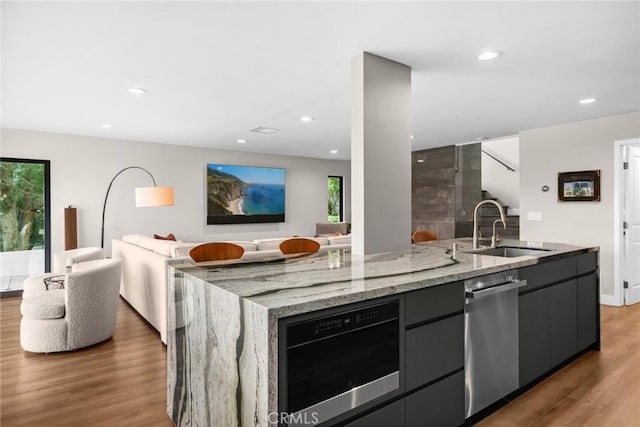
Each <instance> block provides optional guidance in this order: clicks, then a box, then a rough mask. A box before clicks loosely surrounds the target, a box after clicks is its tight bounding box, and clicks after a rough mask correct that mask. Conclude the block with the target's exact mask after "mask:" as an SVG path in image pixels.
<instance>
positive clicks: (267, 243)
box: [253, 237, 329, 251]
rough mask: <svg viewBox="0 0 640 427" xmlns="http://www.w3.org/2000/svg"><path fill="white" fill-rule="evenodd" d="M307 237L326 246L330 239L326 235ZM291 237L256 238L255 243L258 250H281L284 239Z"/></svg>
mask: <svg viewBox="0 0 640 427" xmlns="http://www.w3.org/2000/svg"><path fill="white" fill-rule="evenodd" d="M305 238H306V239H311V240H315V241H316V242H318V244H320V246H326V245H328V244H329V241H328V240H327V239H326V238H324V237H305ZM287 239H291V237H277V238H273V239H257V240H254V241H253V243H254V244H255V245H256V248H257V250H259V251H272V250H280V243H282V242H283V241H285V240H287Z"/></svg>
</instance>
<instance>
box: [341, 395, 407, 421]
mask: <svg viewBox="0 0 640 427" xmlns="http://www.w3.org/2000/svg"><path fill="white" fill-rule="evenodd" d="M404 414H405V399H400V400H396V401H395V402H393V403H390V404H388V405H387V406H384V407H382V408H380V409H378V410H377V411H374V412H372V413H370V414H368V415H365V416H364V417H362V418H359V419H357V420H355V421H354V422H352V423H349V424H346V426H345V427H404V425H405V422H404V417H405V415H404Z"/></svg>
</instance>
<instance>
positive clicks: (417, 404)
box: [406, 371, 464, 427]
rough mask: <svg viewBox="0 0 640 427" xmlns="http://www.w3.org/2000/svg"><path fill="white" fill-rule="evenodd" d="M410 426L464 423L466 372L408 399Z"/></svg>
mask: <svg viewBox="0 0 640 427" xmlns="http://www.w3.org/2000/svg"><path fill="white" fill-rule="evenodd" d="M406 409H407V418H406V425H407V427H430V426H431V427H456V426H459V425H461V424H462V423H464V372H463V371H460V372H457V373H455V374H453V375H451V376H449V377H447V378H445V379H443V380H442V381H438V382H437V383H435V384H432V385H430V386H429V387H426V388H423V389H422V390H419V391H417V392H415V393H413V394H410V395H409V396H407V397H406Z"/></svg>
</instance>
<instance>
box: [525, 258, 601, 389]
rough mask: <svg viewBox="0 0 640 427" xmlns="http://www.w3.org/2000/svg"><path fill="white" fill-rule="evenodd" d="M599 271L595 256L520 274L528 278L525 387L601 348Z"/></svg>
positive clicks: (543, 264) (573, 259)
mask: <svg viewBox="0 0 640 427" xmlns="http://www.w3.org/2000/svg"><path fill="white" fill-rule="evenodd" d="M597 269H598V257H597V253H595V252H592V253H586V254H580V255H577V256H573V257H567V258H563V259H560V260H557V261H552V262H548V263H542V264H539V265H535V266H531V267H525V268H521V269H520V270H518V276H519V278H520V279H525V280H527V286H525V287H523V288H520V291H519V292H520V296H519V307H518V310H519V315H518V329H519V352H520V355H519V362H520V386H521V387H522V386H524V385H527V384H529V383H531V382H532V381H534V380H536V379H537V378H539V377H541V376H542V375H544V374H546V373H547V372H549V371H550V370H551V369H553V368H554V367H556V366H558V365H560V364H562V363H563V362H565V361H566V360H568V359H570V358H571V357H573V356H575V355H576V354H577V353H578V352H580V351H582V350H584V349H586V348H588V347H589V346H591V345H596V346H597V343H598V342H599V339H600V335H599V330H600V326H599V324H600V317H599V305H598V300H599V299H598V294H599V286H598V274H597ZM554 272H555V273H556V274H554Z"/></svg>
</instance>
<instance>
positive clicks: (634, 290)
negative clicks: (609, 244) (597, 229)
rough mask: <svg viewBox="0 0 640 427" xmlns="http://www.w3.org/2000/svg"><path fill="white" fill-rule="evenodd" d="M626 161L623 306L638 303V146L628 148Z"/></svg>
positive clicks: (639, 218)
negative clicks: (624, 287) (624, 283)
mask: <svg viewBox="0 0 640 427" xmlns="http://www.w3.org/2000/svg"><path fill="white" fill-rule="evenodd" d="M627 159H628V163H629V167H628V169H627V170H626V171H625V172H626V178H625V186H624V191H625V194H624V204H625V215H624V216H625V221H626V222H627V228H626V230H625V232H624V243H623V245H624V267H623V280H624V281H625V282H627V284H628V285H627V286H628V288H627V289H625V292H624V299H625V304H627V305H631V304H635V303H637V302H640V146H629V149H628V156H627Z"/></svg>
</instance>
